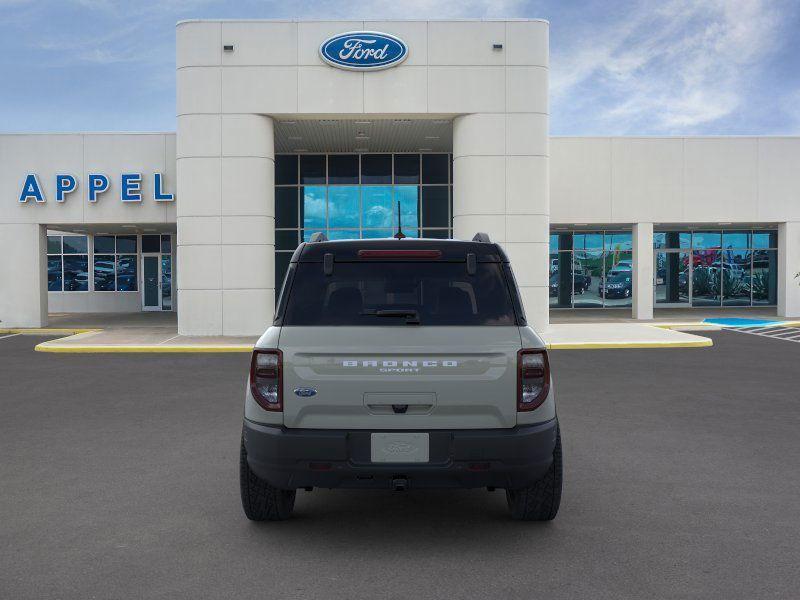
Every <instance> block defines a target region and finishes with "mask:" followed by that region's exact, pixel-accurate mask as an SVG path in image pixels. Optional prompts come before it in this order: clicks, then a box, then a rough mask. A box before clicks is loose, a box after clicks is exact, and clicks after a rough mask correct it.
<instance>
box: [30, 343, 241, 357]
mask: <svg viewBox="0 0 800 600" xmlns="http://www.w3.org/2000/svg"><path fill="white" fill-rule="evenodd" d="M34 350H35V351H36V352H52V353H56V354H106V353H108V354H124V353H130V354H148V353H152V354H164V353H201V352H205V353H220V352H242V353H244V352H252V351H253V346H248V345H237V346H234V345H226V346H155V345H153V346H101V345H97V346H73V345H70V346H63V345H58V344H53V345H49V344H48V342H44V343H42V344H37V345H36V346H35V347H34Z"/></svg>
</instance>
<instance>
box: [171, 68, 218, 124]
mask: <svg viewBox="0 0 800 600" xmlns="http://www.w3.org/2000/svg"><path fill="white" fill-rule="evenodd" d="M176 79H177V81H176V83H177V106H178V114H179V115H189V114H193V113H212V114H217V113H219V112H220V110H221V109H222V98H221V96H222V69H221V68H220V67H184V68H182V69H178V72H177V75H176Z"/></svg>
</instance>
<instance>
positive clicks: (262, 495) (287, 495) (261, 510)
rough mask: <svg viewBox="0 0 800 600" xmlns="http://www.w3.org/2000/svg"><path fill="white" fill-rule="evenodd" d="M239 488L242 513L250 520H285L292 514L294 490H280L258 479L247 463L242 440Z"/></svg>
mask: <svg viewBox="0 0 800 600" xmlns="http://www.w3.org/2000/svg"><path fill="white" fill-rule="evenodd" d="M239 489H240V491H241V494H242V508H243V509H244V514H245V515H246V516H247V518H248V519H250V520H251V521H285V520H286V519H288V518H289V517H290V516H291V515H292V510H293V509H294V499H295V495H296V493H297V492H296V490H281V489H278V488H276V487H272V486H271V485H270V484H268V483H267V482H266V481H264V480H263V479H260V478H259V477H258V476H257V475H256V474H255V473H253V471H252V470H250V465H248V464H247V451H246V450H245V449H244V440H242V443H241V448H240V450H239Z"/></svg>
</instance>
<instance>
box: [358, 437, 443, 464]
mask: <svg viewBox="0 0 800 600" xmlns="http://www.w3.org/2000/svg"><path fill="white" fill-rule="evenodd" d="M371 444H372V462H377V463H416V462H428V460H429V458H428V449H429V447H430V440H429V436H428V434H427V433H373V434H372V439H371Z"/></svg>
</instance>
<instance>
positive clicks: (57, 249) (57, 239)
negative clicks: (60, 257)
mask: <svg viewBox="0 0 800 600" xmlns="http://www.w3.org/2000/svg"><path fill="white" fill-rule="evenodd" d="M47 253H48V254H61V236H60V235H48V236H47Z"/></svg>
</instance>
